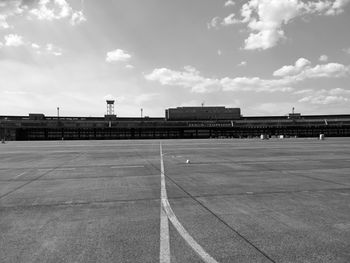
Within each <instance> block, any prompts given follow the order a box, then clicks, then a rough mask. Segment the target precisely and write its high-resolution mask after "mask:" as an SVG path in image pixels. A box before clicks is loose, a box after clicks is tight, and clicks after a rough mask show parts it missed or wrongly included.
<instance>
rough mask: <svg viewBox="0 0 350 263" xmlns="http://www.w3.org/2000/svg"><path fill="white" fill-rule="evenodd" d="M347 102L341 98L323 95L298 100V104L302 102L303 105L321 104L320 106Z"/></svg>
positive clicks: (346, 99)
mask: <svg viewBox="0 0 350 263" xmlns="http://www.w3.org/2000/svg"><path fill="white" fill-rule="evenodd" d="M348 101H349V99H348V98H345V97H342V96H325V95H318V96H307V97H304V98H302V99H300V100H299V102H303V103H311V104H322V105H327V104H335V103H343V102H348Z"/></svg>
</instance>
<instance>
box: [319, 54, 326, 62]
mask: <svg viewBox="0 0 350 263" xmlns="http://www.w3.org/2000/svg"><path fill="white" fill-rule="evenodd" d="M318 60H319V61H321V62H327V61H328V56H327V55H321V56H320V58H319V59H318Z"/></svg>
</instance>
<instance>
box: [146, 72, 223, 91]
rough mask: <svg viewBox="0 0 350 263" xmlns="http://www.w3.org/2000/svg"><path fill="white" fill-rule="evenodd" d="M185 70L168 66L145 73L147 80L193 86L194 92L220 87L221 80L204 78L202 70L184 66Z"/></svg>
mask: <svg viewBox="0 0 350 263" xmlns="http://www.w3.org/2000/svg"><path fill="white" fill-rule="evenodd" d="M184 69H185V71H175V70H171V69H167V68H158V69H154V70H153V72H152V73H150V74H147V75H145V78H146V79H147V80H153V81H158V82H159V83H161V84H162V85H172V86H180V87H185V88H191V90H192V91H193V92H198V93H204V92H210V91H214V90H218V88H219V84H220V83H219V80H218V79H211V78H204V77H202V76H200V72H199V71H197V70H196V69H195V68H193V67H191V66H186V67H184Z"/></svg>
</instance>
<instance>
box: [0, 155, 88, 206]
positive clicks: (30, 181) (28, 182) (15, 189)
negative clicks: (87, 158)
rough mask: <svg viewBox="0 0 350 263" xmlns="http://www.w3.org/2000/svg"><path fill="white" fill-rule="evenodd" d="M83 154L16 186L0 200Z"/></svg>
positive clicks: (0, 197)
mask: <svg viewBox="0 0 350 263" xmlns="http://www.w3.org/2000/svg"><path fill="white" fill-rule="evenodd" d="M84 154H85V153H79V154H78V155H77V156H76V157H75V158H72V159H70V160H68V161H65V162H64V163H62V164H61V165H59V166H57V167H55V168H52V169H51V170H49V171H47V172H45V173H43V174H42V175H39V176H37V177H35V178H33V179H32V180H29V181H27V182H26V183H24V184H22V185H20V186H18V187H16V188H14V189H12V190H11V191H9V192H7V193H5V194H3V195H1V196H0V200H1V199H2V198H4V197H6V196H8V195H10V194H12V193H14V192H16V191H17V190H19V189H21V188H23V187H25V186H26V185H28V184H30V183H33V182H35V181H37V180H38V179H40V178H42V177H43V176H45V175H47V174H49V173H51V172H52V171H54V170H55V169H58V168H60V167H62V166H63V165H64V164H66V163H69V162H71V161H73V160H75V159H77V158H79V157H80V156H82V155H84Z"/></svg>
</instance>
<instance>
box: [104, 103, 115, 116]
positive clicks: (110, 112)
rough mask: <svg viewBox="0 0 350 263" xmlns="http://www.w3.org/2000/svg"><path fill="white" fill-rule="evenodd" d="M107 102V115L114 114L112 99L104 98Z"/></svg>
mask: <svg viewBox="0 0 350 263" xmlns="http://www.w3.org/2000/svg"><path fill="white" fill-rule="evenodd" d="M106 102H107V115H114V100H106Z"/></svg>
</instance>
